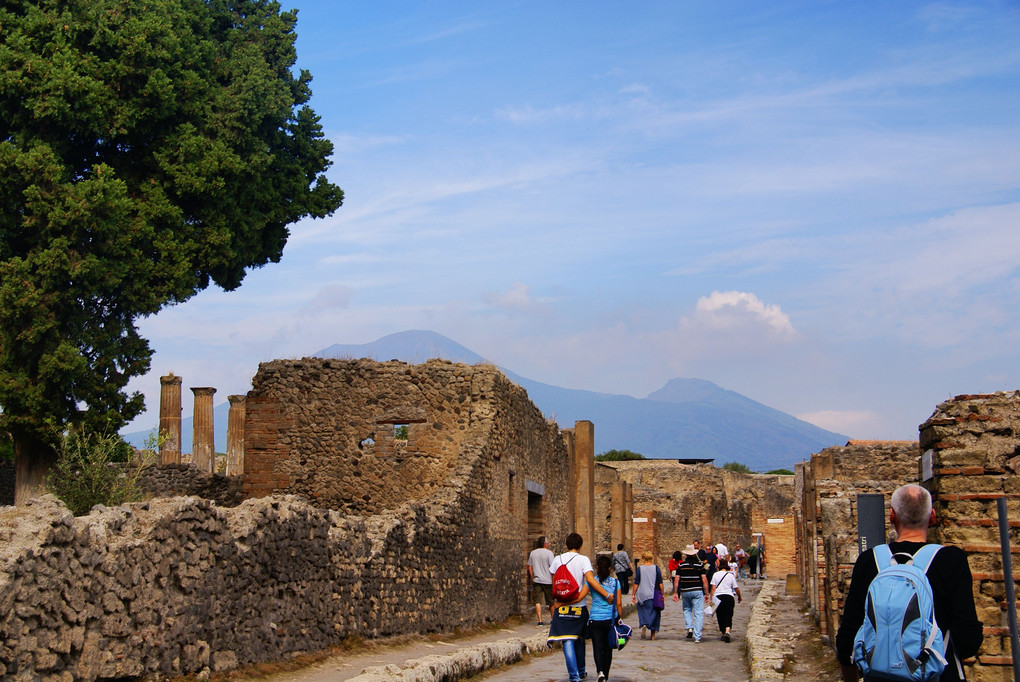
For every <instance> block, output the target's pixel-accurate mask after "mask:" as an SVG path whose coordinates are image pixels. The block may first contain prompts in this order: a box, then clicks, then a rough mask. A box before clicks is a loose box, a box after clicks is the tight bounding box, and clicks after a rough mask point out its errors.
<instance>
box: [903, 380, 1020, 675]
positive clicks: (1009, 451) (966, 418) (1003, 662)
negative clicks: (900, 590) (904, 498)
mask: <svg viewBox="0 0 1020 682" xmlns="http://www.w3.org/2000/svg"><path fill="white" fill-rule="evenodd" d="M920 449H921V452H923V453H925V455H924V458H925V459H926V460H927V462H926V464H927V465H928V467H927V468H928V469H929V471H930V473H931V474H932V478H931V479H930V480H928V481H926V483H925V484H926V485H928V487H929V489H930V490H931V491H932V496H933V502H934V505H935V515H936V527H935V529H934V532H933V533H930V534H929V539H931V540H932V541H933V542H941V543H944V544H953V545H957V546H958V547H962V548H963V549H964V550H965V551H966V552H967V553H968V554H969V561H970V568H971V572H972V573H973V577H974V585H973V586H972V587H973V591H974V601H975V604H976V605H977V614H978V618H980V619H981V621H982V622H983V623H984V642H983V644H982V646H981V650H980V652H979V653H978V655H977V660H976V661H973V662H972V664H971V666H970V667H969V669H968V670H967V679H969V680H977V681H978V682H991V681H993V680H994V681H995V682H1005V681H1006V680H1012V679H1013V676H1012V654H1011V652H1010V647H1009V633H1008V627H1007V625H1008V614H1007V608H1016V607H1017V604H1007V603H1006V599H1005V596H1006V589H1005V585H1006V576H1005V572H1004V567H1003V561H1002V557H1003V556H1004V555H1003V552H1002V549H1001V544H1000V540H999V529H998V510H997V504H998V500H999V498H1004V499H1005V501H1006V509H1007V519H1008V536H1009V538H1008V539H1009V546H1010V549H1009V552H1010V554H1011V556H1012V558H1013V575H1012V576H1010V577H1009V578H1010V579H1011V580H1013V582H1014V584H1015V585H1016V586H1017V591H1018V592H1020V476H1017V474H1018V473H1020V391H1015V392H1009V393H996V394H991V395H964V396H958V397H956V398H954V399H953V400H950V401H947V402H944V403H942V404H941V405H939V406H938V407H937V408H936V410H935V413H934V414H932V416H931V417H930V418H929V419H928V420H927V421H926V422H925V423H924V424H922V425H921V437H920ZM932 535H934V537H932Z"/></svg>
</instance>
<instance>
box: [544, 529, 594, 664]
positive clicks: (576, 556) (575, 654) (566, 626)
mask: <svg viewBox="0 0 1020 682" xmlns="http://www.w3.org/2000/svg"><path fill="white" fill-rule="evenodd" d="M565 544H566V546H567V551H566V552H564V553H563V554H560V555H559V556H557V557H556V558H555V559H553V561H552V565H551V566H550V567H549V568H550V571H551V572H552V575H553V583H554V585H555V588H554V590H553V594H554V595H558V594H559V593H558V590H559V584H558V583H559V579H560V577H559V576H557V575H556V572H557V570H558V569H559V568H560V566H565V567H566V571H567V572H569V573H570V577H571V578H572V579H573V583H574V585H573V586H574V587H575V588H576V590H577V591H576V592H575V593H574V595H573V596H570V597H562V601H560V599H561V597H559V596H557V598H556V601H555V602H553V609H552V625H551V626H550V628H549V637H548V638H547V639H546V642H547V643H548V644H549V645H550V646H552V645H553V644H554V643H557V642H559V643H560V644H562V645H563V660H564V662H565V663H566V666H567V675H568V676H569V677H570V682H580V680H581V678H582V677H587V673H586V672H585V667H584V654H585V646H584V636H585V632H586V630H587V629H588V620H589V617H588V592H589V591H592V592H595V593H598V594H601V595H602V596H603V597H605V598H608V597H609V593H608V592H606V590H605V589H603V587H602V586H601V585H599V584H598V581H596V580H595V576H594V574H593V573H592V568H591V559H589V558H588V557H586V556H584V555H583V554H581V553H580V549H581V545H582V544H584V539H583V538H582V537H581V536H580V535H579V534H578V533H571V534H570V535H568V536H567V540H566V543H565Z"/></svg>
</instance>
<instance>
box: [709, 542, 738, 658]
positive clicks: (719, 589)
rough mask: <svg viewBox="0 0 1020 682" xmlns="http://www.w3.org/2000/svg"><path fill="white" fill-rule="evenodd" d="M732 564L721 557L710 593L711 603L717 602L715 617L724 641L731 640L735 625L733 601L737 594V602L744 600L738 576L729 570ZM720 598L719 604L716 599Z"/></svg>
mask: <svg viewBox="0 0 1020 682" xmlns="http://www.w3.org/2000/svg"><path fill="white" fill-rule="evenodd" d="M729 569H730V565H729V562H728V561H726V559H719V570H718V571H716V574H715V575H714V576H712V588H711V590H710V591H709V593H708V598H709V601H710V603H712V604H715V619H716V622H718V623H719V632H720V633H722V640H723V641H724V642H729V641H730V637H731V634H730V629H731V628H732V627H733V607H734V606H736V604H735V603H734V601H733V598H734V596H736V600H737V602H741V601H743V597H741V596H740V586H739V585H737V578H736V576H734V575H733V571H731V570H729ZM717 600H718V604H716V601H717Z"/></svg>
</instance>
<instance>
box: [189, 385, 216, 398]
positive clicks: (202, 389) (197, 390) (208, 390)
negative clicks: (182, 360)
mask: <svg viewBox="0 0 1020 682" xmlns="http://www.w3.org/2000/svg"><path fill="white" fill-rule="evenodd" d="M191 392H192V393H194V394H195V395H197V396H198V395H212V394H213V393H215V392H216V389H215V388H213V387H212V386H192V387H191Z"/></svg>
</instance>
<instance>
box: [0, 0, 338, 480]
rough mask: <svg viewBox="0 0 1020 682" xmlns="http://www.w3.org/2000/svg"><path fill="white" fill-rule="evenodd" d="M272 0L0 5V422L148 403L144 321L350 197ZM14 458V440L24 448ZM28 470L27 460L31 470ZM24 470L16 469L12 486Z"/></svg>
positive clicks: (288, 29)
mask: <svg viewBox="0 0 1020 682" xmlns="http://www.w3.org/2000/svg"><path fill="white" fill-rule="evenodd" d="M296 19H297V17H296V12H282V11H281V10H280V5H279V4H278V3H276V2H271V1H269V0H205V1H204V2H195V1H194V0H144V1H142V0H36V1H32V2H29V1H27V0H6V1H5V2H4V3H3V4H2V5H0V37H2V43H0V177H2V178H3V181H2V183H0V407H2V414H0V429H7V430H9V431H10V433H11V434H12V436H13V437H14V441H15V450H16V451H18V441H19V439H21V438H23V439H26V440H33V439H34V440H37V441H40V442H48V443H50V444H51V445H55V444H56V443H55V442H54V439H53V437H52V435H49V434H54V433H59V432H61V430H62V428H63V426H64V425H65V424H67V423H79V424H87V425H90V426H91V427H93V428H95V429H103V428H111V429H116V428H117V427H119V425H121V424H122V423H124V422H125V421H127V420H129V419H131V418H133V417H134V416H135V415H136V414H137V413H138V412H139V411H140V410H141V408H142V398H141V395H140V394H138V393H135V394H133V395H130V396H128V395H126V394H125V393H124V391H123V389H124V387H125V385H126V384H127V382H128V380H129V379H130V378H131V377H132V376H135V375H139V374H142V373H144V372H146V371H147V370H148V367H149V359H150V356H151V351H150V349H149V345H148V342H147V341H146V340H145V339H143V338H141V337H140V335H139V334H138V331H137V329H136V327H135V320H136V319H137V318H139V317H143V316H147V315H151V314H154V313H156V312H157V311H159V310H160V309H161V308H163V307H164V306H166V305H172V304H175V303H180V302H182V301H186V300H188V299H189V298H191V297H192V296H194V295H195V294H196V293H197V292H199V291H201V290H203V289H205V288H206V287H208V286H209V285H210V284H211V283H215V284H217V285H218V286H220V287H222V288H223V289H225V290H232V289H234V288H236V287H237V286H239V285H240V283H241V280H242V279H243V277H244V275H245V272H246V270H247V269H249V268H252V267H259V266H262V265H265V264H266V263H270V262H278V261H279V260H280V257H281V255H282V252H283V247H284V244H285V243H286V241H287V237H288V234H289V232H288V225H289V224H291V223H293V222H295V221H297V220H298V219H300V218H302V217H306V216H313V217H324V216H326V215H329V214H331V213H332V212H333V211H335V210H336V209H337V208H338V207H339V206H340V203H341V201H342V198H343V193H342V192H341V190H340V189H339V188H338V187H336V186H335V185H333V184H331V183H329V182H328V181H327V180H326V179H325V177H324V176H323V175H322V173H323V171H325V169H326V168H327V167H328V166H329V160H328V159H329V156H330V154H331V153H332V145H331V143H330V142H329V141H328V140H326V139H325V138H324V136H323V133H322V129H321V127H320V125H319V120H318V117H317V116H316V115H315V113H314V112H313V111H312V110H311V109H310V108H309V107H308V106H306V105H305V103H306V102H307V101H308V99H309V97H310V96H311V90H310V88H309V82H310V80H311V77H310V75H309V74H308V72H306V71H303V70H302V71H301V72H300V73H298V74H296V75H295V74H294V73H293V71H292V69H293V67H294V64H295V61H296V52H295V48H294V39H295V33H294V28H295V23H296ZM18 456H19V457H20V456H21V455H20V454H19V455H18ZM19 471H20V469H19ZM19 486H20V484H19Z"/></svg>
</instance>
